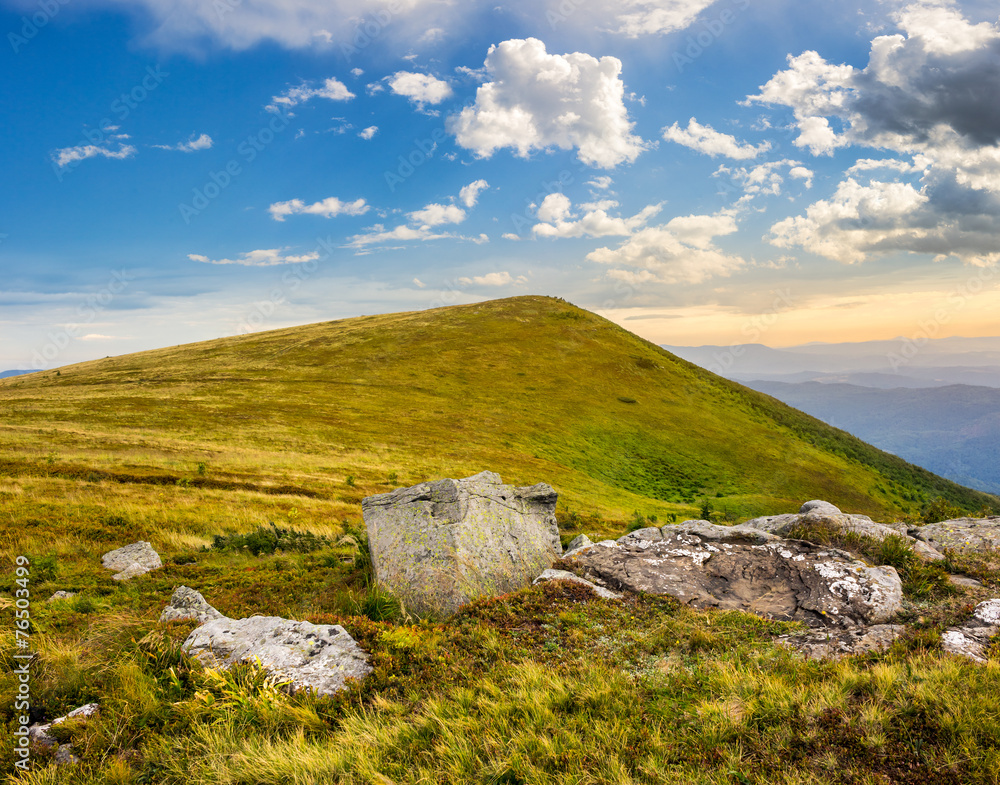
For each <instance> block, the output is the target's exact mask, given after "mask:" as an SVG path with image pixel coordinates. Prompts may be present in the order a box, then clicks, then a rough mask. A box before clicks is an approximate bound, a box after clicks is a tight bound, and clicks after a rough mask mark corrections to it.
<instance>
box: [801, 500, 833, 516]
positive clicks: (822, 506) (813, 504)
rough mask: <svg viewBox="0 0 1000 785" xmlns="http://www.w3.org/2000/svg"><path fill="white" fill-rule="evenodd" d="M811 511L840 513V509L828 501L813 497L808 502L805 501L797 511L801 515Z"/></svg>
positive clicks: (827, 513) (831, 513) (825, 513)
mask: <svg viewBox="0 0 1000 785" xmlns="http://www.w3.org/2000/svg"><path fill="white" fill-rule="evenodd" d="M811 512H816V513H819V514H822V515H841V514H842V513H841V512H840V509H839V508H837V507H834V506H833V505H832V504H830V502H824V501H820V500H819V499H813V500H812V501H810V502H806V503H805V504H803V505H802V506H801V507H800V508H799V513H800V514H801V515H808V514H809V513H811Z"/></svg>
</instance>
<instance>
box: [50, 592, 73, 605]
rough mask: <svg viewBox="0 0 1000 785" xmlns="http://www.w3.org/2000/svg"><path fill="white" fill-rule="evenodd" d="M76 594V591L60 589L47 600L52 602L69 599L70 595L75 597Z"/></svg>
mask: <svg viewBox="0 0 1000 785" xmlns="http://www.w3.org/2000/svg"><path fill="white" fill-rule="evenodd" d="M75 596H76V592H75V591H63V590H62V589H60V590H59V591H57V592H55V593H54V594H53V595H52V596H51V597H49V599H48V600H47V601H48V602H52V601H53V600H68V599H69V598H70V597H75Z"/></svg>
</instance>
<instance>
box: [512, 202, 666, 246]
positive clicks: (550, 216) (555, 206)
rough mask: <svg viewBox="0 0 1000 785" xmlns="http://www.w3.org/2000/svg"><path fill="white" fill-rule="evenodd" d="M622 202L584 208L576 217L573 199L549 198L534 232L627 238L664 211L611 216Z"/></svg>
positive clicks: (654, 207) (540, 210)
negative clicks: (621, 216)
mask: <svg viewBox="0 0 1000 785" xmlns="http://www.w3.org/2000/svg"><path fill="white" fill-rule="evenodd" d="M617 206H618V202H615V201H613V200H610V199H605V200H602V201H600V202H594V203H590V204H582V205H580V209H581V210H582V211H583V214H582V215H579V216H578V215H576V214H575V213H574V211H573V205H572V203H571V202H570V200H569V198H568V197H567V196H565V195H564V194H561V193H554V194H549V195H548V196H546V197H545V199H544V200H542V204H541V205H540V206H539V208H538V213H537V215H538V221H539V223H537V224H535V225H534V226H533V227H532V229H531V231H532V233H533V234H534V235H535V236H536V237H550V238H557V237H614V236H618V237H627V236H629V235H631V234H632V233H633V232H635V231H637V230H638V229H639V228H641V227H642V226H645V224H646V223H647V222H648V221H649V219H650V218H652V217H653V216H654V215H656V214H657V213H658V212H659V211H660V207H661V206H660V205H658V204H655V205H649V206H648V207H645V208H643V209H642V210H641V211H640V212H638V213H636V214H635V215H633V216H632V217H631V218H618V217H612V216H609V215H608V213H607V211H608V210H609V209H612V208H615V207H617Z"/></svg>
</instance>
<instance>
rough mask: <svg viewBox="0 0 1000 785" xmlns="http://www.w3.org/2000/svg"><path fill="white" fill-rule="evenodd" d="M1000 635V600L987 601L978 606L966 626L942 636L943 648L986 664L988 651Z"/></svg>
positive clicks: (953, 629) (962, 625) (950, 652)
mask: <svg viewBox="0 0 1000 785" xmlns="http://www.w3.org/2000/svg"><path fill="white" fill-rule="evenodd" d="M998 635H1000V599H993V600H986V602H981V603H979V605H977V606H976V609H975V610H974V611H973V612H972V618H970V619H969V620H968V621H967V622H965V623H964V624H960V625H958V626H957V627H951V628H949V629H948V630H946V631H945V632H944V634H942V635H941V648H942V649H944V650H945V651H946V652H948V653H949V654H957V655H958V656H960V657H966V658H968V659H970V660H973V661H975V662H986V654H987V651H986V650H987V649H988V648H989V645H990V643H991V642H992V640H993V639H994V638H996V637H997V636H998Z"/></svg>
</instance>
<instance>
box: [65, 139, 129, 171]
mask: <svg viewBox="0 0 1000 785" xmlns="http://www.w3.org/2000/svg"><path fill="white" fill-rule="evenodd" d="M118 138H124V139H128V136H126V135H125V134H120V135H119V137H118ZM133 155H135V147H133V146H132V145H130V144H123V143H121V142H118V149H117V150H112V149H111V148H110V147H108V146H107V145H106V144H103V145H94V144H84V145H79V146H78V147H63V148H61V149H59V150H55V151H54V152H53V153H52V160H53V161H55V162H56V165H57V166H59V167H60V168H61V167H65V166H68V165H69V164H72V163H76V162H77V161H85V160H86V159H88V158H96V157H104V158H114V159H117V160H122V159H124V158H131V157H132V156H133Z"/></svg>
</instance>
